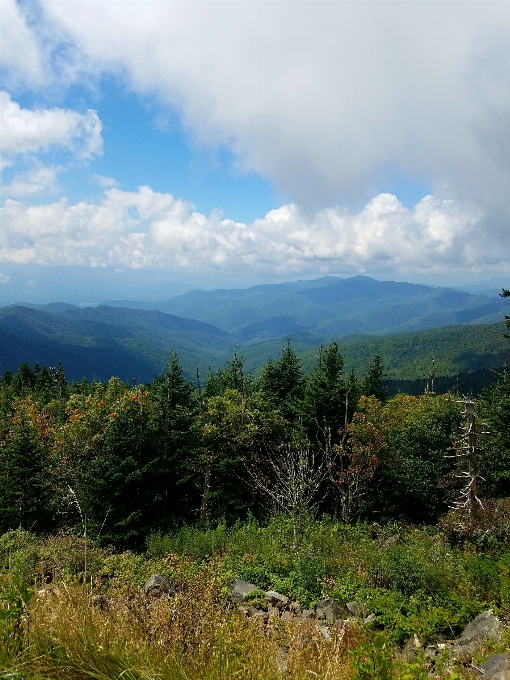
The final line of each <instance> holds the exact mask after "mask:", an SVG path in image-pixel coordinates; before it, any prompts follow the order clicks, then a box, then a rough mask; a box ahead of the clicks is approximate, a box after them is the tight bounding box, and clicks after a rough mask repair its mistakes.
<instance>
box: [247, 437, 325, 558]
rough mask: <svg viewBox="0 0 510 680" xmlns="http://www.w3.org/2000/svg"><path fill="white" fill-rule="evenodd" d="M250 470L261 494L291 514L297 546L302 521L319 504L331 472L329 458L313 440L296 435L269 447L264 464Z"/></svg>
mask: <svg viewBox="0 0 510 680" xmlns="http://www.w3.org/2000/svg"><path fill="white" fill-rule="evenodd" d="M321 453H322V452H321ZM247 471H248V474H249V476H250V478H251V480H252V484H253V486H254V487H255V489H256V490H257V491H258V493H260V494H263V495H265V496H266V497H267V498H268V499H270V500H271V502H272V503H273V506H274V507H276V508H277V509H279V510H280V511H281V512H284V513H285V514H287V515H289V516H290V518H291V520H292V527H293V534H294V545H295V546H296V543H297V534H298V532H299V527H300V525H301V523H302V522H303V520H305V519H306V517H307V516H308V515H309V514H310V513H311V512H313V510H315V509H316V508H317V506H318V502H319V500H318V498H317V496H318V493H319V489H320V487H321V485H322V482H323V481H324V480H325V478H326V475H327V471H328V465H327V461H326V457H325V456H324V455H317V452H316V451H315V448H314V447H311V446H310V444H309V442H306V441H303V440H302V439H300V438H294V439H293V440H292V441H290V442H287V443H285V444H282V445H280V446H278V447H275V448H273V449H269V450H268V451H267V455H266V456H265V460H264V464H263V465H262V466H257V465H256V464H254V463H251V464H249V465H248V466H247Z"/></svg>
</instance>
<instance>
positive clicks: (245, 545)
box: [0, 517, 510, 680]
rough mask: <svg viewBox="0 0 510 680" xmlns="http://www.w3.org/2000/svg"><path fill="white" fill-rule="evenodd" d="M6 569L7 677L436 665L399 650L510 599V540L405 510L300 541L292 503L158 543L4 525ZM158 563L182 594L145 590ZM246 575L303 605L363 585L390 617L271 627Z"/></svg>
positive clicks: (446, 672) (0, 631)
mask: <svg viewBox="0 0 510 680" xmlns="http://www.w3.org/2000/svg"><path fill="white" fill-rule="evenodd" d="M0 570H1V571H0V600H1V602H2V609H1V612H0V669H2V672H1V674H0V677H1V678H19V679H20V680H21V679H25V680H42V678H44V679H45V680H51V679H55V680H67V679H71V678H72V679H77V680H81V679H82V678H83V679H85V678H95V679H96V680H112V679H114V678H115V679H116V680H118V679H120V678H122V679H127V680H142V679H143V680H148V679H151V680H152V679H153V680H156V679H161V680H166V679H167V678H168V679H171V680H181V679H182V680H188V679H190V680H191V679H197V680H202V679H204V680H205V679H211V680H216V679H218V680H219V679H220V678H240V679H242V680H244V678H246V680H248V678H250V679H254V678H260V679H261V680H266V679H267V680H269V679H271V678H275V679H276V678H281V677H282V668H283V666H282V664H284V666H285V668H286V672H287V673H288V674H290V676H291V677H292V678H296V679H298V680H299V679H301V678H305V677H306V678H308V679H309V678H310V677H320V678H325V679H326V678H327V679H331V680H341V679H344V678H345V679H348V678H349V679H350V678H352V679H358V680H361V679H364V678H369V677H370V678H376V679H377V678H379V679H380V680H383V679H384V678H400V679H402V680H403V679H404V678H409V679H412V678H416V679H417V680H421V679H423V678H426V677H427V675H426V669H425V665H424V662H423V660H421V661H420V659H419V658H418V659H417V660H416V661H414V662H413V663H405V662H404V661H403V660H402V658H401V657H400V656H399V655H398V653H397V652H398V649H399V647H401V646H403V645H404V644H405V643H406V642H407V640H408V639H409V638H410V637H411V636H414V635H416V636H417V638H418V639H419V640H420V644H421V645H422V646H425V645H427V644H430V643H435V642H439V641H445V640H451V639H454V638H456V637H457V636H458V635H459V633H460V632H461V630H462V628H463V627H464V626H465V625H466V624H467V623H468V621H469V620H471V619H472V618H473V617H474V616H476V615H477V614H478V613H480V612H481V611H483V610H485V609H488V608H492V609H493V610H494V611H495V612H497V613H499V614H500V615H501V616H503V617H505V616H506V617H507V616H508V615H509V614H510V550H509V549H508V546H505V545H496V544H494V545H492V546H491V547H490V549H488V548H487V547H486V546H484V549H483V550H481V549H480V548H478V549H477V547H476V546H475V545H472V544H465V545H451V544H450V543H449V542H448V540H447V539H446V537H445V535H444V534H442V533H441V532H440V531H438V530H437V529H435V528H427V527H424V528H423V527H422V528H417V527H407V526H401V525H398V524H393V525H387V526H384V527H381V526H379V525H375V524H373V525H370V526H369V525H366V524H359V525H353V526H348V525H342V524H337V523H335V522H332V521H330V520H329V519H327V518H324V519H322V520H321V521H313V520H310V521H309V522H308V523H307V524H305V525H303V528H302V535H301V537H300V541H299V543H298V545H297V546H296V544H295V543H294V541H293V538H292V525H291V523H290V522H289V520H288V518H285V517H278V518H275V519H272V520H270V521H269V522H268V523H267V524H266V525H261V524H259V523H258V522H256V521H249V522H247V523H243V524H241V523H238V524H235V525H234V526H231V527H228V526H226V525H225V524H219V525H218V526H217V527H214V528H209V529H197V528H191V527H184V528H182V529H179V530H176V531H175V532H173V533H171V534H168V535H159V534H154V535H152V536H150V537H149V538H148V540H147V550H146V552H145V553H144V554H135V553H132V552H124V553H114V552H113V551H111V550H108V549H103V548H99V547H97V546H95V545H94V544H93V543H91V542H90V541H87V542H86V541H85V540H84V539H83V538H78V537H76V536H73V535H66V534H62V535H58V536H53V537H48V538H44V539H41V538H37V537H36V536H34V535H33V534H30V533H28V532H24V531H21V530H18V531H14V532H10V533H8V534H5V535H4V536H2V537H0ZM153 573H160V574H163V575H165V576H167V577H168V578H169V579H170V580H171V581H172V582H173V584H174V585H175V587H176V589H177V596H176V597H172V598H168V599H166V598H163V599H161V600H151V599H147V598H145V597H144V596H143V595H142V594H141V586H142V585H143V583H144V581H145V580H146V579H147V578H148V577H149V576H150V575H151V574H153ZM236 578H243V579H246V580H248V581H250V582H253V583H254V584H256V585H257V586H258V587H259V589H260V590H259V591H258V592H259V593H261V591H264V590H267V589H273V590H277V591H279V592H282V593H284V594H285V595H288V596H289V597H291V598H293V599H295V600H297V601H298V602H299V603H300V604H301V605H302V606H303V607H310V606H313V605H314V604H315V603H316V602H317V601H318V600H319V599H321V598H323V597H333V598H336V599H338V600H340V601H341V602H343V603H347V602H349V601H352V600H356V601H357V602H358V603H359V604H360V605H361V606H362V607H363V608H364V609H365V611H367V612H372V613H373V614H374V615H375V617H374V618H373V619H372V620H371V622H370V623H369V624H367V625H363V624H361V623H359V624H356V625H353V626H351V627H350V628H349V629H348V631H347V632H345V631H343V630H340V629H336V628H334V627H331V635H332V641H331V642H327V641H325V640H324V638H323V637H322V635H321V633H320V630H319V629H318V627H317V625H316V624H315V623H314V622H313V621H308V620H301V619H300V620H297V619H296V620H291V621H283V620H280V619H277V620H276V619H275V620H271V621H270V623H269V625H268V626H267V627H265V628H264V626H263V625H262V624H260V623H257V622H256V621H254V620H250V619H247V618H245V617H244V616H242V615H241V614H240V613H239V612H238V611H237V609H236V608H235V607H233V606H232V605H231V604H230V603H229V598H228V594H229V586H230V584H231V582H232V581H233V580H234V579H236ZM502 644H503V645H504V643H502ZM503 648H504V646H503V647H502V648H501V650H500V651H502V649H503ZM491 650H492V651H494V650H495V651H498V650H499V648H497V647H493V648H491ZM437 673H438V674H436V677H441V678H454V677H469V673H468V672H467V671H465V669H464V670H463V669H452V668H447V667H445V668H444V669H443V670H440V671H437ZM455 674H457V675H455Z"/></svg>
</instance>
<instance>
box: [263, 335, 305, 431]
mask: <svg viewBox="0 0 510 680" xmlns="http://www.w3.org/2000/svg"><path fill="white" fill-rule="evenodd" d="M260 387H261V389H262V392H263V394H264V396H265V397H266V398H267V399H269V400H270V401H272V402H274V403H275V404H276V405H277V406H278V408H279V409H280V411H281V412H282V414H283V416H284V417H285V418H286V419H287V420H293V419H294V418H295V415H296V412H297V407H298V403H299V401H300V400H301V399H302V398H303V396H304V389H305V377H304V373H303V368H302V365H301V361H300V359H299V357H298V356H297V354H296V353H295V351H294V349H293V347H292V345H291V342H290V339H288V338H287V342H286V343H285V345H283V348H282V353H281V355H280V358H279V359H278V360H277V361H273V360H272V359H270V360H269V361H268V362H267V363H266V365H265V366H264V369H263V371H262V375H261V376H260Z"/></svg>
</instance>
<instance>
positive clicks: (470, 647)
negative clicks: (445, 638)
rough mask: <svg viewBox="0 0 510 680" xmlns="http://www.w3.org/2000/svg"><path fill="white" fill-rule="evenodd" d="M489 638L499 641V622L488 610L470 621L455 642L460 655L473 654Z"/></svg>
mask: <svg viewBox="0 0 510 680" xmlns="http://www.w3.org/2000/svg"><path fill="white" fill-rule="evenodd" d="M489 638H492V639H494V640H498V641H499V640H500V639H501V621H500V620H499V619H498V617H497V616H494V614H493V613H492V611H491V610H490V609H489V610H487V611H485V612H482V613H481V614H479V615H478V616H477V617H476V618H475V619H473V620H472V621H470V623H468V625H467V626H466V627H465V628H464V630H463V631H462V635H461V636H460V638H459V639H458V640H457V641H456V644H457V645H458V647H459V648H460V649H459V651H460V655H461V656H465V655H469V654H473V653H474V652H476V651H478V650H479V649H481V648H482V647H483V645H484V644H485V641H486V640H487V639H489Z"/></svg>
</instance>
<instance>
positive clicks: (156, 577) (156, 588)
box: [142, 574, 176, 598]
mask: <svg viewBox="0 0 510 680" xmlns="http://www.w3.org/2000/svg"><path fill="white" fill-rule="evenodd" d="M142 591H143V594H144V595H145V596H146V597H153V598H160V597H162V596H163V595H167V596H168V597H173V596H174V595H175V593H176V591H175V588H174V586H173V585H172V584H171V583H170V581H169V580H168V579H167V578H166V576H162V575H161V574H152V576H150V577H149V578H148V579H147V581H145V583H144V586H143V588H142Z"/></svg>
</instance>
